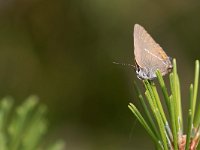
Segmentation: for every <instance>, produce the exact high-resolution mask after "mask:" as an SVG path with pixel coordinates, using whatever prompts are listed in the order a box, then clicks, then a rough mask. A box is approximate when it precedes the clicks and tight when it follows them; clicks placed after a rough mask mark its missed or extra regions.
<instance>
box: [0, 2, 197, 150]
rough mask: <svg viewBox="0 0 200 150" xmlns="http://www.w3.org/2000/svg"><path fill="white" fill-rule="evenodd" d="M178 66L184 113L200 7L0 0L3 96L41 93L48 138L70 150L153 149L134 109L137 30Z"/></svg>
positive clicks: (194, 4)
mask: <svg viewBox="0 0 200 150" xmlns="http://www.w3.org/2000/svg"><path fill="white" fill-rule="evenodd" d="M135 23H139V24H141V25H142V26H144V27H145V28H146V30H147V31H148V32H149V33H150V34H151V35H152V36H153V37H154V39H155V40H156V41H157V42H158V43H159V44H160V45H161V46H162V47H163V48H164V50H165V51H166V53H167V54H168V55H170V56H171V57H173V58H174V57H175V58H176V59H177V64H178V69H179V70H178V71H179V74H180V79H181V85H182V91H183V95H182V97H183V101H184V104H185V105H184V106H183V107H184V108H187V106H186V104H187V98H188V89H189V83H190V82H192V81H193V72H194V60H195V59H198V58H199V56H200V42H199V41H200V1H195V0H192V1H186V0H176V1H174V0H168V1H160V0H151V1H150V0H123V1H122V0H110V1H108V0H28V1H25V0H6V1H3V0H1V1H0V95H1V97H4V96H6V95H11V96H13V97H14V98H15V99H16V103H20V102H22V101H23V100H24V99H25V98H27V97H28V96H29V95H32V94H36V95H38V96H39V97H40V100H41V103H44V104H46V105H48V110H49V114H48V118H49V122H50V131H49V136H48V137H47V138H46V140H47V141H48V140H49V139H54V138H55V139H56V138H62V139H64V140H65V141H66V149H68V150H133V149H137V150H140V149H141V150H142V149H153V148H154V147H153V144H152V141H151V139H150V138H149V136H148V135H147V134H146V132H145V131H144V130H143V128H142V127H141V126H140V124H139V123H138V121H137V120H136V119H135V118H134V116H133V115H132V114H131V112H130V111H129V110H128V108H127V105H128V103H129V102H133V103H134V104H136V105H137V103H138V101H137V98H136V96H135V92H134V88H133V82H134V80H136V81H137V82H138V83H139V84H141V82H139V80H138V79H137V78H136V75H135V72H134V70H133V68H130V67H125V66H120V65H115V64H113V63H112V62H114V61H115V62H121V63H127V64H133V63H134V57H133V37H132V32H133V26H134V24H135Z"/></svg>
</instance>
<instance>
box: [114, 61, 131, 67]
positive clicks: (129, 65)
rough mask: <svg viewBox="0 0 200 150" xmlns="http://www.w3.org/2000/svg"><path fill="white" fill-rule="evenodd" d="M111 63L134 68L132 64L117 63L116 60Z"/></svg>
mask: <svg viewBox="0 0 200 150" xmlns="http://www.w3.org/2000/svg"><path fill="white" fill-rule="evenodd" d="M113 64H116V65H122V66H128V67H133V68H135V66H134V65H132V64H125V63H118V62H113Z"/></svg>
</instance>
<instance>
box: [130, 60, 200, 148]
mask: <svg viewBox="0 0 200 150" xmlns="http://www.w3.org/2000/svg"><path fill="white" fill-rule="evenodd" d="M156 75H157V78H158V82H159V85H160V86H159V87H156V85H155V83H154V82H153V81H148V80H144V81H143V84H144V86H145V88H146V91H145V97H146V101H145V100H144V98H143V96H142V94H141V92H140V91H139V89H138V87H137V85H135V89H136V91H137V94H138V98H139V100H140V102H141V104H142V107H143V110H144V112H145V116H147V117H146V118H147V119H146V120H145V119H144V118H143V114H141V113H140V112H139V111H138V110H137V108H136V107H135V106H134V105H133V104H129V109H130V110H131V111H132V112H133V114H134V115H135V116H136V118H137V119H138V120H139V122H140V123H141V124H142V126H143V127H144V128H145V129H146V131H147V132H148V133H149V135H150V137H151V138H152V139H153V141H154V142H155V143H156V147H157V148H158V149H164V150H168V149H169V150H171V149H173V150H179V149H185V150H189V149H190V148H191V146H192V145H191V144H193V146H194V147H197V146H198V143H199V140H200V103H198V106H196V101H197V97H198V95H197V93H198V84H199V61H198V60H197V61H196V62H195V76H194V86H193V84H191V86H190V99H189V100H190V106H189V110H188V116H187V117H184V118H188V119H187V130H186V131H185V133H184V131H183V116H182V105H181V104H182V103H181V87H180V81H179V76H178V73H177V65H176V60H175V59H173V72H172V73H170V75H169V79H170V92H171V93H168V91H167V87H166V85H165V82H164V80H163V77H162V75H161V73H160V71H159V70H158V71H156ZM157 88H161V90H162V94H163V98H164V102H165V103H164V104H165V105H166V108H167V112H165V111H164V109H163V107H164V106H163V105H164V104H162V103H161V100H160V99H161V98H160V96H159V94H158V92H157ZM147 105H149V106H150V107H147ZM150 112H152V113H150ZM166 116H169V121H168V120H167V117H166ZM158 143H160V145H159V144H158ZM158 145H159V146H158Z"/></svg>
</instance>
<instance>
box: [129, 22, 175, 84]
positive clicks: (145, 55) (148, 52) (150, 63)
mask: <svg viewBox="0 0 200 150" xmlns="http://www.w3.org/2000/svg"><path fill="white" fill-rule="evenodd" d="M133 36H134V55H135V63H136V66H135V67H136V73H137V77H138V78H139V79H149V80H153V79H154V78H156V70H160V72H161V74H162V75H166V74H167V73H169V72H170V71H171V70H172V68H173V66H172V63H171V58H170V57H168V56H167V54H166V53H165V52H164V50H163V49H162V48H161V47H160V45H159V44H157V43H156V42H155V41H154V39H153V38H152V37H151V36H150V35H149V34H148V33H147V31H146V30H145V29H144V28H143V27H142V26H140V25H139V24H135V26H134V33H133Z"/></svg>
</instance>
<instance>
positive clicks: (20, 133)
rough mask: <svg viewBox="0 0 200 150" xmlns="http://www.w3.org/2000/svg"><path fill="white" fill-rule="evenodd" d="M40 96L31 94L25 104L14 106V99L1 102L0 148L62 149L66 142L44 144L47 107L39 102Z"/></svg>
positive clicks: (8, 149) (7, 149)
mask: <svg viewBox="0 0 200 150" xmlns="http://www.w3.org/2000/svg"><path fill="white" fill-rule="evenodd" d="M38 102H39V101H38V97H36V96H31V97H29V98H28V99H27V100H26V101H25V102H24V103H23V104H21V105H20V106H18V107H16V108H15V109H14V108H13V99H12V98H10V97H6V98H4V99H3V100H1V102H0V150H62V149H63V148H64V142H62V141H58V142H55V143H54V144H52V145H51V146H49V147H48V146H47V148H44V146H41V145H42V144H44V143H43V142H44V140H43V139H44V136H45V134H46V132H47V119H46V116H45V115H46V112H47V108H46V106H44V105H39V104H38Z"/></svg>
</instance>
